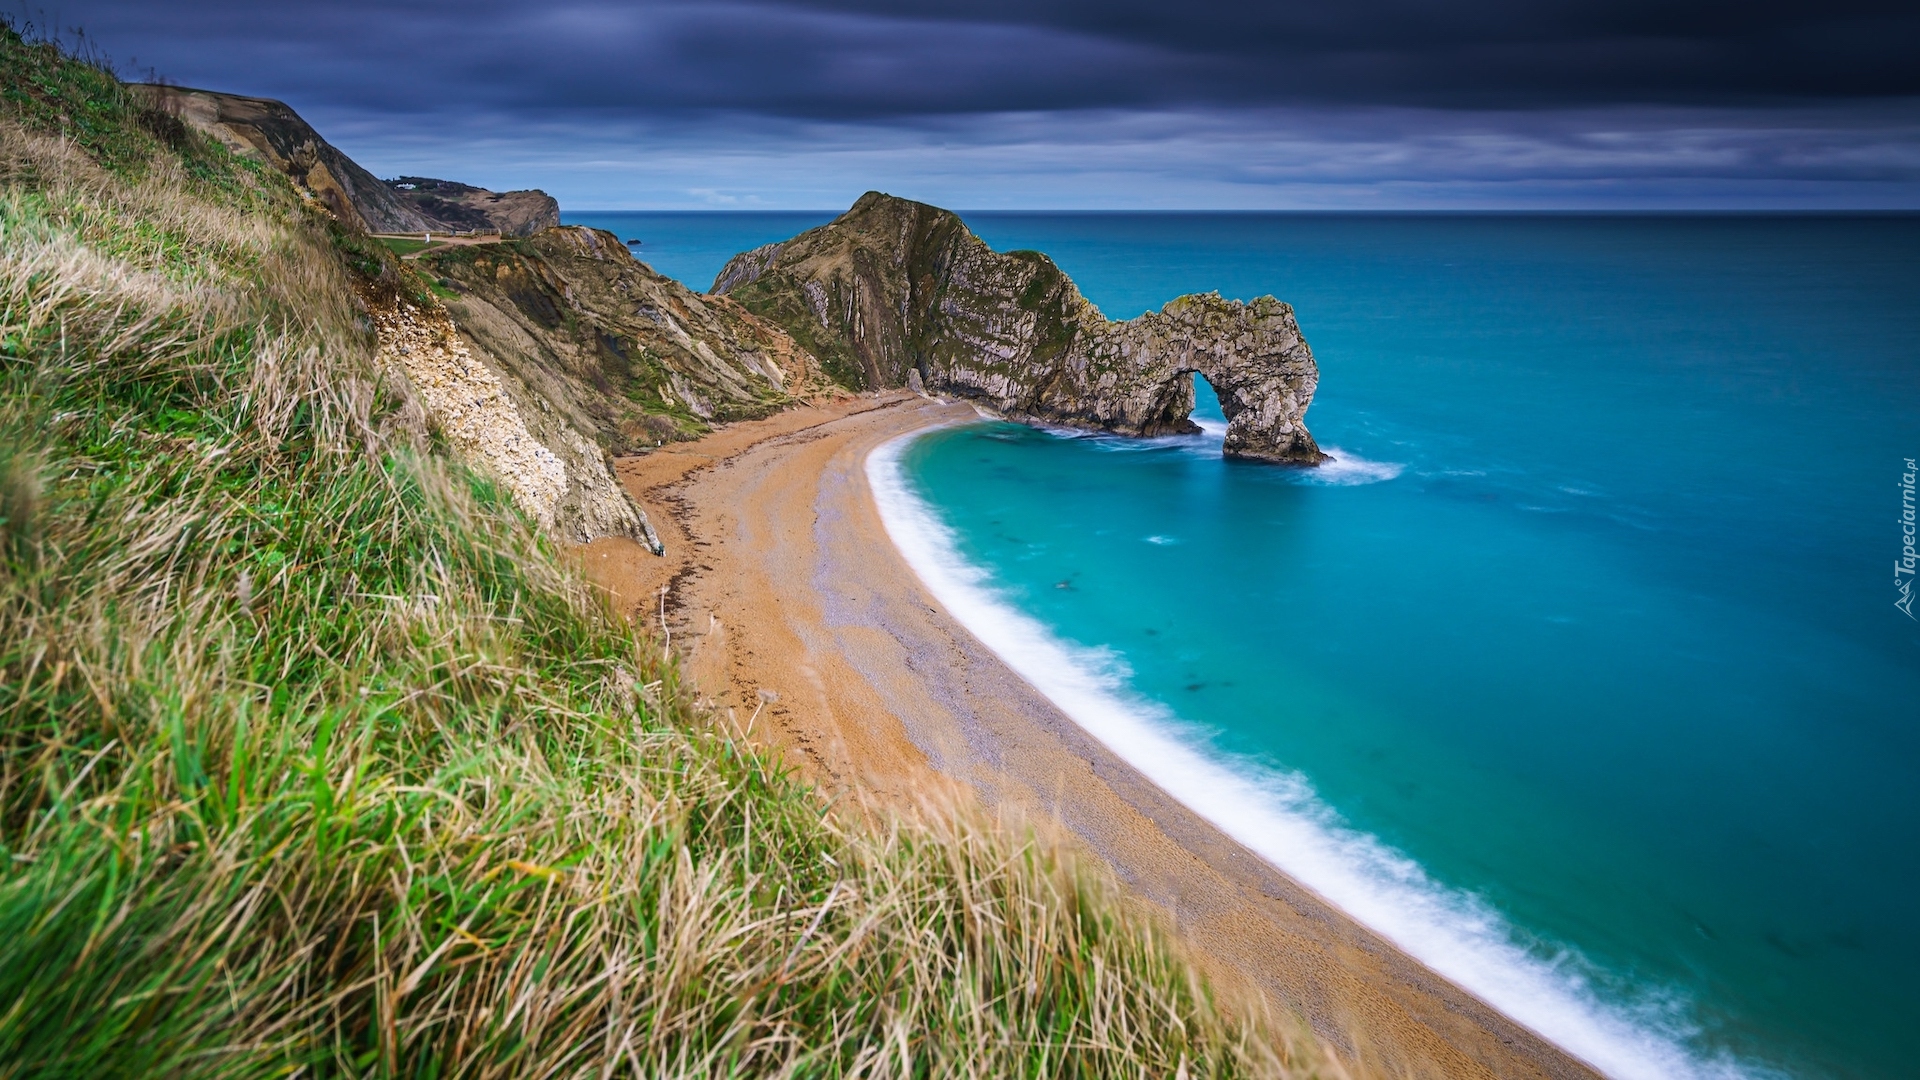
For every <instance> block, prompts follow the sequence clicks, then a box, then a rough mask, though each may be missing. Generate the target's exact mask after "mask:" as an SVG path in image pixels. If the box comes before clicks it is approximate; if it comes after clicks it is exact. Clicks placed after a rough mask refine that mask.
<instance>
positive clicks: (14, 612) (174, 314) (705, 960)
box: [0, 31, 1338, 1077]
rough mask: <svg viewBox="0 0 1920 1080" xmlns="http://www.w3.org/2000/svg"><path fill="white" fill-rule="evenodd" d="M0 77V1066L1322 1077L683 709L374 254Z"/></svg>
mask: <svg viewBox="0 0 1920 1080" xmlns="http://www.w3.org/2000/svg"><path fill="white" fill-rule="evenodd" d="M0 98H3V100H4V104H3V105H0V1077H65V1076H72V1077H108V1076H236V1077H252V1076H268V1075H275V1076H285V1075H296V1074H297V1075H327V1076H334V1075H342V1076H344V1075H355V1076H358V1075H368V1076H375V1075H377V1076H389V1075H407V1076H456V1075H457V1076H520V1075H541V1076H549V1075H550V1076H604V1075H609V1074H615V1073H619V1074H626V1075H643V1076H649V1077H655V1076H718V1075H789V1074H790V1075H804V1076H856V1075H857V1076H979V1077H1010V1076H1042V1075H1044V1076H1087V1077H1092V1076H1156V1077H1157V1076H1196V1077H1197V1076H1242V1075H1250V1076H1323V1075H1338V1073H1337V1070H1336V1069H1335V1068H1334V1067H1332V1066H1330V1065H1328V1064H1327V1063H1326V1061H1325V1060H1324V1059H1323V1057H1322V1056H1321V1054H1320V1052H1319V1051H1318V1050H1317V1049H1316V1048H1315V1047H1313V1046H1312V1045H1311V1044H1310V1042H1306V1041H1301V1040H1296V1039H1292V1038H1291V1037H1289V1038H1281V1037H1279V1036H1277V1035H1276V1034H1275V1029H1274V1028H1273V1027H1271V1026H1269V1025H1266V1024H1264V1023H1263V1022H1261V1021H1259V1020H1257V1019H1252V1018H1249V1017H1247V1016H1244V1015H1242V1014H1241V1013H1240V1011H1239V1010H1238V1007H1228V1006H1225V1005H1222V1004H1220V1003H1219V1002H1218V1001H1217V1000H1216V998H1215V997H1213V996H1212V995H1211V994H1210V993H1209V992H1208V991H1207V990H1206V988H1205V987H1204V985H1203V984H1202V983H1201V982H1200V980H1198V979H1197V978H1196V976H1195V975H1194V973H1193V971H1192V969H1191V968H1190V967H1189V966H1188V965H1187V964H1186V963H1185V962H1184V961H1183V960H1182V959H1181V958H1180V956H1179V955H1178V953H1177V951H1176V950H1175V949H1174V947H1173V946H1171V945H1170V944H1169V943H1168V942H1167V940H1166V939H1165V938H1164V937H1163V935H1162V934H1161V933H1160V932H1159V931H1158V930H1157V929H1156V928H1155V925H1156V924H1155V923H1154V922H1153V921H1152V920H1151V919H1149V918H1147V917H1146V916H1144V915H1142V914H1141V913H1139V912H1137V911H1135V910H1133V909H1132V908H1131V907H1130V906H1129V904H1128V903H1126V902H1124V901H1123V900H1122V899H1120V897H1119V896H1118V894H1117V893H1116V891H1115V890H1114V888H1113V886H1112V885H1111V884H1110V883H1109V882H1108V880H1107V879H1106V878H1105V877H1103V876H1102V875H1101V874H1100V873H1098V872H1095V871H1094V870H1092V869H1090V868H1088V867H1086V866H1084V865H1081V864H1078V863H1076V862H1075V861H1074V860H1073V859H1072V858H1071V857H1070V856H1068V855H1065V854H1063V853H1062V852H1061V851H1060V850H1059V849H1058V848H1056V847H1054V846H1052V845H1050V844H1049V843H1047V842H1044V841H1042V840H1039V839H1036V838H1035V837H1034V836H1033V835H1032V834H1031V833H1029V832H1025V831H1021V830H1018V829H1015V828H1013V827H1011V826H1007V825H1003V824H1000V823H997V822H995V821H992V820H990V819H988V818H987V817H984V816H982V815H981V814H979V813H978V812H973V811H966V810H955V809H952V808H948V809H946V810H939V811H933V810H930V811H929V812H928V813H927V814H926V815H925V816H924V820H917V821H915V822H912V823H901V822H895V823H876V822H875V821H874V820H872V819H870V818H869V817H867V816H863V815H842V814H836V813H832V812H829V811H828V810H827V809H826V808H825V806H824V804H823V802H822V801H821V800H820V799H819V798H818V797H817V796H816V795H815V794H814V793H813V792H811V791H809V790H807V789H806V788H804V787H802V786H800V785H799V784H798V783H796V782H795V781H794V780H792V779H791V778H790V777H789V776H787V775H786V774H785V773H783V772H782V771H781V770H780V769H779V768H777V767H776V766H775V765H774V764H772V763H770V762H769V761H768V760H767V759H766V758H764V757H762V756H760V755H759V754H757V753H755V752H752V751H749V750H746V749H744V748H743V747H742V746H740V745H739V744H738V743H736V742H734V741H732V740H731V739H730V738H728V737H727V736H726V735H725V734H724V733H722V732H720V731H717V730H715V729H713V728H712V727H710V726H709V725H708V724H707V722H706V720H705V719H704V718H703V717H701V716H698V715H696V714H695V713H694V712H693V710H692V709H691V707H690V705H689V704H688V699H687V697H686V696H685V695H684V694H682V693H681V691H680V689H679V687H678V685H677V683H676V676H675V671H674V667H673V665H672V663H671V662H669V661H667V660H665V659H663V657H662V653H661V650H660V648H659V647H658V645H657V644H655V643H651V642H648V641H645V640H643V639H640V638H636V636H635V635H634V633H633V631H632V630H631V629H630V628H629V627H628V626H626V625H625V624H624V623H622V622H621V621H620V620H619V619H618V618H617V617H615V616H614V615H612V614H611V613H610V612H609V611H608V609H607V607H606V606H605V605H604V604H603V603H602V602H601V601H600V600H599V599H598V598H597V597H596V595H594V594H593V593H592V592H590V590H588V589H587V588H586V587H584V586H583V585H582V584H581V583H580V581H579V580H578V579H576V578H575V577H573V576H572V575H571V574H569V573H568V572H567V571H565V570H564V569H563V568H562V564H561V563H560V562H558V561H556V558H555V555H556V553H555V552H554V551H552V550H550V548H549V546H548V544H547V543H546V542H545V541H543V540H542V539H541V538H540V537H538V536H537V535H535V534H534V532H533V531H532V530H531V529H530V527H529V526H528V525H527V523H526V521H525V520H524V519H523V518H522V517H521V516H520V515H519V514H518V512H517V511H516V510H515V509H514V508H513V505H512V503H511V501H510V500H509V499H508V498H506V497H505V496H504V495H503V494H502V493H501V491H500V490H499V489H498V488H496V487H495V486H494V485H493V484H491V483H490V482H488V481H487V480H486V479H484V478H482V477H478V476H476V475H474V474H472V473H470V472H468V471H466V470H465V469H464V468H463V467H462V466H461V465H460V464H458V463H457V462H452V461H448V460H446V459H445V458H444V457H442V456H439V455H438V454H437V453H436V452H435V449H434V447H435V445H436V440H435V439H434V438H433V436H432V434H431V432H428V431H426V430H425V429H424V426H423V423H422V421H421V419H420V411H419V408H418V406H417V405H416V404H415V403H414V402H413V399H412V397H411V395H410V393H409V391H408V389H407V387H406V386H405V385H404V384H401V383H398V382H396V381H394V377H393V376H390V375H388V374H387V373H384V372H382V371H379V370H376V369H375V367H374V364H373V359H372V357H373V355H374V350H373V342H372V340H371V337H370V332H369V330H368V329H367V324H366V322H365V321H364V318H363V316H362V314H361V311H360V310H359V309H358V308H357V306H356V303H355V299H354V297H355V296H356V294H366V293H367V292H368V291H369V290H380V289H395V288H409V289H411V288H414V287H415V286H414V285H413V284H411V283H409V281H408V279H407V278H406V277H405V275H406V274H408V273H410V272H411V271H407V270H403V269H402V268H400V266H399V264H397V263H396V262H395V261H394V259H393V257H392V255H391V253H390V252H387V251H386V250H385V249H384V248H380V247H378V246H376V245H373V244H371V243H370V242H368V241H365V240H364V239H363V238H359V237H355V236H350V235H348V234H346V233H345V232H343V231H342V230H340V229H339V228H338V227H336V226H334V225H333V224H332V223H331V221H330V219H329V218H327V217H326V216H325V214H324V213H323V212H322V211H320V210H319V209H318V208H317V207H316V206H315V205H313V204H311V203H310V202H308V201H306V200H303V198H302V197H301V196H300V194H299V193H297V192H295V191H294V190H293V189H292V188H291V187H290V186H288V184H287V182H286V181H285V180H284V179H283V178H282V177H280V176H279V175H278V174H277V173H273V172H271V171H270V170H265V169H261V168H257V167H254V166H252V165H250V164H249V163H247V162H245V161H242V160H237V159H235V158H233V157H231V156H229V155H228V154H227V153H226V152H225V151H224V150H222V149H221V148H219V147H217V146H211V145H208V144H207V143H205V142H204V141H203V140H201V139H199V138H198V137H196V136H194V135H193V134H192V133H190V132H188V131H186V130H185V129H182V128H181V127H180V126H179V125H178V124H175V123H169V122H168V121H167V120H166V118H165V117H160V116H155V115H153V114H146V113H142V112H141V111H140V110H139V108H138V107H137V106H136V104H135V103H134V102H133V101H132V100H131V99H130V98H129V97H128V96H126V95H125V94H124V93H123V91H122V88H121V87H120V86H119V84H118V83H116V82H115V81H114V80H113V79H112V78H111V77H110V76H108V75H107V74H105V73H103V72H101V71H98V70H96V69H94V68H91V67H88V66H86V65H83V64H78V63H75V62H72V61H70V60H68V59H65V58H63V57H62V56H61V55H60V54H59V53H58V52H57V51H55V50H53V49H51V48H49V47H46V46H34V45H29V44H27V43H24V42H23V41H22V40H21V39H20V38H19V36H18V35H16V34H14V33H12V32H11V31H0ZM1288 1030H1291V1029H1288Z"/></svg>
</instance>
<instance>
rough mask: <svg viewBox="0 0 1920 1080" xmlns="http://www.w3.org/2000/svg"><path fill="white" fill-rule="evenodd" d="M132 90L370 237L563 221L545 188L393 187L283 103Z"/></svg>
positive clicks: (533, 228) (164, 89)
mask: <svg viewBox="0 0 1920 1080" xmlns="http://www.w3.org/2000/svg"><path fill="white" fill-rule="evenodd" d="M135 89H137V90H138V91H139V92H140V93H142V94H143V95H145V97H146V99H147V104H148V106H149V107H150V108H154V109H158V110H160V111H161V112H165V113H168V114H170V115H172V116H174V117H177V118H178V119H180V120H181V121H183V122H185V123H186V124H188V125H190V126H192V127H194V128H197V129H199V130H200V131H202V132H205V133H206V134H207V135H209V136H211V137H212V138H214V139H216V140H218V141H220V142H221V143H224V144H225V145H226V147H227V149H229V150H232V151H233V152H234V153H237V154H243V155H246V156H249V157H255V158H259V159H260V160H263V161H265V162H267V163H268V164H269V165H272V166H273V167H274V168H276V169H279V170H281V171H282V172H285V173H286V174H287V175H288V176H290V177H291V178H292V179H293V181H294V183H295V184H297V185H299V186H300V187H301V188H303V189H305V190H306V191H309V192H311V193H312V194H313V196H314V197H315V198H317V199H319V200H320V201H321V202H323V203H325V204H326V206H327V209H329V210H331V211H332V212H333V216H334V217H337V218H339V219H340V220H341V221H343V222H346V223H348V224H350V225H354V226H356V227H358V228H360V229H362V230H364V231H366V232H375V233H417V232H468V231H474V230H481V231H490V230H496V229H497V230H499V231H500V232H502V233H504V234H506V235H508V236H530V235H532V234H533V233H536V232H538V231H540V230H541V229H545V228H550V227H552V226H554V225H558V224H560V206H559V204H558V203H556V202H554V201H553V198H552V197H551V196H549V195H548V194H547V193H546V192H544V191H508V192H502V193H495V192H492V191H488V190H486V189H485V188H477V187H471V186H469V185H466V184H456V183H453V182H451V181H447V180H429V179H426V178H424V177H402V178H401V179H400V180H397V181H394V182H392V183H391V184H390V183H387V182H385V181H382V180H379V179H377V178H376V177H375V176H374V175H373V174H372V173H370V172H368V171H367V170H365V169H363V168H361V167H360V166H359V165H358V164H356V163H355V162H354V160H353V159H352V158H349V157H348V156H347V155H345V154H343V153H341V152H340V151H339V150H338V149H336V148H335V147H334V146H333V144H331V143H329V142H327V140H325V139H323V138H321V137H320V133H319V132H317V131H315V130H313V128H312V127H311V126H310V125H308V123H307V122H306V121H305V120H302V119H301V118H300V114H299V113H296V112H294V111H293V110H292V109H291V108H289V107H288V106H287V105H286V104H285V103H283V102H279V101H274V100H271V99H269V98H255V97H244V96H242V95H239V94H220V93H215V92H213V91H211V90H189V89H186V88H184V87H178V86H140V87H136V88H135ZM409 183H410V184H411V186H408V185H409Z"/></svg>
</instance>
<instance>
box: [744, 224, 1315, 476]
mask: <svg viewBox="0 0 1920 1080" xmlns="http://www.w3.org/2000/svg"><path fill="white" fill-rule="evenodd" d="M713 292H714V293H716V294H720V295H725V296H729V297H732V298H733V299H735V300H737V301H739V302H740V303H741V304H742V305H743V306H744V307H745V308H746V309H747V310H749V311H752V312H754V313H755V314H758V315H762V316H764V317H766V318H768V319H770V320H772V321H773V322H776V323H778V324H779V325H781V326H782V327H784V328H785V329H786V330H787V332H788V333H790V334H792V335H793V337H794V338H795V339H796V340H797V341H799V343H800V344H801V345H803V346H805V347H806V348H807V349H809V350H810V351H812V352H813V354H814V355H815V356H817V357H819V359H820V362H821V363H822V365H823V366H824V367H825V369H826V370H827V371H828V372H829V373H831V374H832V375H833V376H834V377H835V378H837V379H839V380H841V381H842V382H845V383H848V384H849V385H853V386H864V387H874V388H877V387H885V386H910V385H913V384H914V383H916V382H917V383H919V384H920V386H923V387H924V388H925V389H927V390H929V391H931V392H935V393H944V394H951V395H956V396H961V397H966V398H971V399H973V400H975V401H978V402H981V403H983V404H985V405H987V406H989V407H990V408H992V409H993V410H995V411H997V412H999V413H1002V414H1004V415H1008V416H1014V417H1025V418H1030V419H1034V420H1039V421H1044V422H1047V423H1055V424H1066V425H1072V426H1077V427H1088V428H1097V429H1100V430H1105V431H1113V432H1119V433H1122V434H1128V435H1162V434H1171V433H1176V432H1190V431H1195V430H1198V429H1197V428H1196V427H1195V426H1194V425H1193V422H1192V420H1191V419H1189V416H1190V414H1191V413H1192V411H1193V404H1194V399H1193V381H1192V375H1193V373H1194V372H1198V373H1200V374H1201V375H1203V376H1204V377H1205V378H1206V379H1207V381H1208V383H1210V384H1211V385H1212V386H1213V388H1214V390H1215V392H1216V393H1218V394H1219V397H1220V406H1221V410H1222V411H1223V412H1224V413H1225V414H1226V417H1227V437H1226V446H1225V453H1226V454H1227V456H1229V457H1236V458H1245V459H1250V460H1257V461H1272V462H1285V463H1290V464H1301V465H1312V464H1317V463H1318V462H1320V461H1321V460H1323V459H1324V457H1325V455H1324V454H1322V453H1321V452H1320V448H1319V446H1318V445H1316V444H1315V443H1314V441H1313V436H1312V435H1311V434H1309V433H1308V432H1307V428H1306V425H1305V423H1304V420H1303V417H1304V415H1305V413H1306V411H1307V407H1308V405H1310V404H1311V403H1312V401H1313V392H1314V389H1315V387H1316V386H1317V385H1318V383H1319V368H1318V367H1317V366H1316V365H1315V363H1314V359H1313V352H1312V350H1310V349H1309V348H1308V347H1307V342H1306V340H1305V339H1304V338H1303V337H1301V335H1300V327H1299V324H1298V323H1297V322H1296V321H1295V320H1294V315H1293V309H1292V308H1291V307H1289V306H1288V305H1286V304H1284V303H1281V302H1280V301H1278V300H1276V299H1274V298H1273V297H1270V296H1267V297H1261V298H1259V299H1257V300H1254V301H1252V302H1251V303H1242V302H1241V301H1238V300H1226V299H1222V298H1221V297H1220V295H1219V294H1218V293H1208V294H1203V295H1193V296H1183V297H1180V298H1178V299H1176V300H1174V301H1172V302H1170V303H1169V304H1167V305H1166V306H1165V307H1164V308H1162V309H1161V310H1159V311H1157V312H1149V313H1147V314H1145V315H1141V316H1140V317H1138V318H1135V319H1131V320H1128V321H1125V322H1116V321H1113V320H1110V319H1108V318H1106V317H1105V316H1104V315H1102V314H1101V313H1100V311H1099V309H1098V308H1096V307H1094V305H1093V304H1092V303H1091V302H1089V301H1088V300H1087V299H1086V298H1085V297H1083V296H1081V295H1080V290H1079V289H1077V288H1076V287H1075V286H1074V284H1073V282H1072V280H1070V279H1069V278H1068V277H1067V275H1066V274H1064V273H1062V272H1061V270H1060V268H1059V267H1057V266H1055V265H1054V263H1053V260H1051V259H1049V258H1047V257H1046V256H1045V255H1042V254H1040V253H1039V252H1036V251H1013V252H1004V253H1003V252H996V251H994V250H993V249H991V248H989V247H988V246H987V245H986V244H985V243H984V242H982V241H981V240H980V239H979V238H978V237H976V236H974V235H973V233H972V232H971V231H969V230H968V229H967V227H966V225H965V224H964V223H963V222H962V221H961V220H960V218H959V217H958V216H956V215H954V214H953V213H951V212H949V211H946V210H942V209H939V208H938V207H933V206H928V205H926V204H924V203H917V202H912V201H909V200H906V199H899V198H895V197H893V196H890V195H884V194H881V193H879V192H868V193H867V194H866V195H864V196H862V197H861V198H860V200H859V201H858V202H857V203H855V204H854V206H853V208H852V209H850V210H848V211H847V212H846V213H845V214H842V215H841V216H840V217H838V218H836V219H835V220H833V221H832V222H830V223H828V224H826V225H823V226H821V227H819V228H817V229H812V230H809V231H808V232H805V233H802V234H800V235H799V236H797V237H794V238H793V239H791V240H787V241H784V242H782V243H778V244H770V245H768V246H766V247H762V248H758V249H755V250H753V251H749V252H746V253H744V254H741V255H737V256H735V257H734V258H733V260H732V261H730V262H729V263H728V264H727V266H726V267H725V269H723V270H722V271H721V273H720V276H719V277H718V279H716V280H715V282H714V285H713Z"/></svg>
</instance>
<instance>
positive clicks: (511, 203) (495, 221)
mask: <svg viewBox="0 0 1920 1080" xmlns="http://www.w3.org/2000/svg"><path fill="white" fill-rule="evenodd" d="M386 184H387V187H388V188H389V189H390V190H391V191H392V192H393V193H394V194H395V195H398V196H399V197H400V200H401V201H402V202H405V203H409V204H411V205H412V206H413V208H414V209H415V210H417V211H419V212H420V214H421V216H423V217H426V218H429V219H431V220H434V221H438V222H441V223H442V226H443V228H444V231H448V232H498V233H500V234H501V235H502V236H532V235H533V234H535V233H537V232H539V231H540V230H542V229H551V228H553V227H555V226H557V225H559V224H560V204H559V203H558V202H556V201H554V198H553V196H551V195H549V194H547V193H546V192H544V191H538V190H533V191H488V190H487V189H486V188H478V187H474V186H473V185H472V184H462V183H460V182H458V181H455V180H435V179H432V178H431V177H425V176H402V177H399V178H398V179H394V180H389V181H387V182H386ZM436 231H440V230H436Z"/></svg>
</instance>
